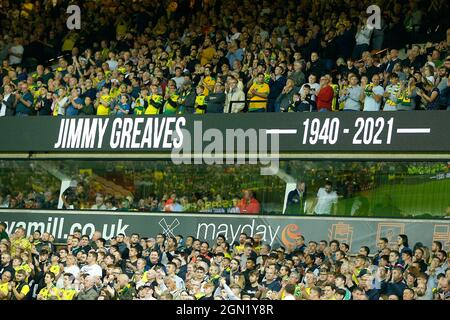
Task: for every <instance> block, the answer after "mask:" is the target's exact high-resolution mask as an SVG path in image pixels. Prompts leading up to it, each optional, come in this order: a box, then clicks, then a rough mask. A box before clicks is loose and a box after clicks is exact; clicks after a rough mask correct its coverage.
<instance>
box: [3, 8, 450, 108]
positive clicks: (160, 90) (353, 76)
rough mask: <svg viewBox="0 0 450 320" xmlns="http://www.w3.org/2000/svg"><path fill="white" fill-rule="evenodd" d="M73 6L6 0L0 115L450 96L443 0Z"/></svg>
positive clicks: (414, 101) (440, 100) (437, 104)
mask: <svg viewBox="0 0 450 320" xmlns="http://www.w3.org/2000/svg"><path fill="white" fill-rule="evenodd" d="M73 3H77V1H75V2H73V1H69V0H55V1H31V0H21V1H11V0H1V1H0V4H1V5H2V7H1V10H0V24H1V29H0V36H1V37H0V62H2V65H1V67H0V83H1V87H0V98H1V99H0V100H1V101H2V102H1V108H0V116H14V115H15V116H30V115H39V116H41V115H53V116H77V115H102V116H105V115H117V116H123V115H127V114H134V115H142V114H185V113H197V114H203V113H222V112H231V113H237V112H265V111H268V112H303V111H340V110H343V111H360V110H363V111H379V110H384V111H396V110H399V111H400V110H439V109H448V108H449V106H450V104H449V97H450V94H449V82H450V79H449V70H450V56H449V54H448V45H449V39H450V29H447V28H448V19H446V18H447V17H446V15H445V10H443V8H444V7H445V6H446V3H445V1H440V0H436V1H433V2H432V4H431V5H430V3H429V1H425V0H423V1H420V0H410V1H403V2H394V1H391V2H389V1H381V3H380V5H381V10H382V12H381V17H380V25H379V26H376V27H377V28H372V27H371V25H370V23H368V21H369V20H370V19H368V18H370V17H369V15H368V14H367V13H366V9H367V7H368V6H369V5H371V4H372V2H371V1H368V0H366V1H359V2H356V1H346V0H331V1H326V2H322V1H302V2H300V3H298V2H297V1H293V0H285V1H276V2H273V1H268V0H263V1H250V0H246V1H243V2H241V1H235V0H227V1H215V0H203V1H199V0H179V1H175V0H170V1H150V0H142V1H133V2H132V3H130V2H129V1H123V0H122V1H113V0H108V1H81V3H80V4H79V5H80V6H81V29H80V30H76V29H75V30H69V29H68V28H67V27H66V22H67V21H66V20H67V19H72V17H69V15H68V14H66V9H67V7H68V5H69V4H73ZM78 3H79V2H78ZM378 27H379V28H378ZM445 32H446V37H447V39H444V38H445ZM415 43H420V44H422V45H416V44H415ZM413 44H414V45H413ZM400 55H404V56H405V58H403V59H401V58H400Z"/></svg>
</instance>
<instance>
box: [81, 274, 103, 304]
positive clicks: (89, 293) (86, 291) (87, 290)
mask: <svg viewBox="0 0 450 320" xmlns="http://www.w3.org/2000/svg"><path fill="white" fill-rule="evenodd" d="M94 284H95V278H94V277H91V276H87V277H86V278H85V279H84V281H83V284H82V288H81V290H80V292H79V293H78V296H77V300H97V298H98V292H97V290H95V288H94Z"/></svg>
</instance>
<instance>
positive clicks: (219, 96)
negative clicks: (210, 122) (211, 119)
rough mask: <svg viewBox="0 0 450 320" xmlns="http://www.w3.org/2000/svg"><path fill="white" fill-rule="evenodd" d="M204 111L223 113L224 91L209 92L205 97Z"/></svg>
mask: <svg viewBox="0 0 450 320" xmlns="http://www.w3.org/2000/svg"><path fill="white" fill-rule="evenodd" d="M205 101H206V106H207V109H206V113H223V107H224V106H225V93H223V92H219V93H210V94H209V95H208V96H207V97H206V98H205Z"/></svg>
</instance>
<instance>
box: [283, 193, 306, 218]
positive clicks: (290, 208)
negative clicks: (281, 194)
mask: <svg viewBox="0 0 450 320" xmlns="http://www.w3.org/2000/svg"><path fill="white" fill-rule="evenodd" d="M306 196H307V190H306V189H305V191H304V192H303V194H300V192H299V191H298V190H297V188H296V189H295V190H292V191H291V192H289V194H288V198H287V201H286V213H296V214H302V213H303V212H304V209H305V204H306Z"/></svg>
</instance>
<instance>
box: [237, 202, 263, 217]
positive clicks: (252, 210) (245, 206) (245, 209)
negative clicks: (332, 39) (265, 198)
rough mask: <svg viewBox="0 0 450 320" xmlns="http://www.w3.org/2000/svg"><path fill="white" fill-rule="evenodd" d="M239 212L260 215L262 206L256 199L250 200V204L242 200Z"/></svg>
mask: <svg viewBox="0 0 450 320" xmlns="http://www.w3.org/2000/svg"><path fill="white" fill-rule="evenodd" d="M238 207H239V211H240V213H243V214H258V213H259V210H260V207H261V206H260V204H259V202H258V200H256V199H255V198H252V199H250V203H247V201H246V200H245V199H242V200H241V201H240V202H239V204H238Z"/></svg>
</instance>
